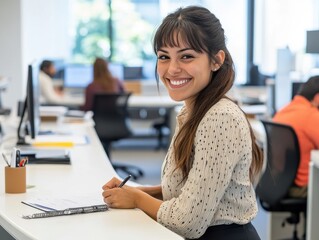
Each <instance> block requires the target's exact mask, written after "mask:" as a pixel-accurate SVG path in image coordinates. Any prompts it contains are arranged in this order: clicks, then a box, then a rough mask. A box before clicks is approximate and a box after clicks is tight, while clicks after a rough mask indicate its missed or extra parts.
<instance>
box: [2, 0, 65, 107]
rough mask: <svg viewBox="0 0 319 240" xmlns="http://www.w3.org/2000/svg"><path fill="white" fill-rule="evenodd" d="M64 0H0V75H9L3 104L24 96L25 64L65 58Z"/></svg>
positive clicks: (12, 103)
mask: <svg viewBox="0 0 319 240" xmlns="http://www.w3.org/2000/svg"><path fill="white" fill-rule="evenodd" d="M68 13H69V1H68V0H45V1H43V0H1V2H0V29H1V37H0V76H5V77H9V78H10V83H9V85H8V88H7V91H6V92H5V94H3V96H2V99H3V104H4V105H5V106H7V107H15V106H16V103H17V101H18V100H23V99H24V98H25V85H26V76H27V65H28V64H29V63H31V62H32V61H33V60H35V59H38V60H41V59H43V58H68V56H69V49H70V47H69V44H70V38H69V34H68V31H69V29H68V26H69V20H68V19H69V15H68Z"/></svg>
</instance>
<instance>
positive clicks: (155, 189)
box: [137, 185, 163, 200]
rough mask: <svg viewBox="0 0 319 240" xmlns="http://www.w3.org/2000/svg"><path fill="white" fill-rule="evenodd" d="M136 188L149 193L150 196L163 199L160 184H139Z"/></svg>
mask: <svg viewBox="0 0 319 240" xmlns="http://www.w3.org/2000/svg"><path fill="white" fill-rule="evenodd" d="M137 188H138V189H140V190H142V191H143V192H145V193H147V194H149V195H150V196H152V197H155V198H157V199H161V200H162V199H163V195H162V187H161V186H160V185H157V186H140V187H137Z"/></svg>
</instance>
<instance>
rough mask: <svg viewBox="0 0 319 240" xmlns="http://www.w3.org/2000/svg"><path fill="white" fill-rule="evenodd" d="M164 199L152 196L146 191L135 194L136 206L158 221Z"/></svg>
mask: <svg viewBox="0 0 319 240" xmlns="http://www.w3.org/2000/svg"><path fill="white" fill-rule="evenodd" d="M162 202H163V201H162V200H159V199H157V198H155V197H152V196H151V195H150V194H148V193H146V192H144V191H138V192H136V194H135V203H136V207H137V208H139V209H141V210H142V211H143V212H145V213H146V214H147V215H148V216H150V217H151V218H153V219H154V220H155V221H157V212H158V210H159V208H160V206H161V204H162Z"/></svg>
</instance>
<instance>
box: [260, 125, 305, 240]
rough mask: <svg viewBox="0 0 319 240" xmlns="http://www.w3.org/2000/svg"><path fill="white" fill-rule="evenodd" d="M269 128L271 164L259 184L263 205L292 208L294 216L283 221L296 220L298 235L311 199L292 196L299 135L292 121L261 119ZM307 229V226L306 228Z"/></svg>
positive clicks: (278, 209)
mask: <svg viewBox="0 0 319 240" xmlns="http://www.w3.org/2000/svg"><path fill="white" fill-rule="evenodd" d="M261 122H262V123H263V126H264V128H265V131H266V139H267V144H266V156H267V165H266V169H265V172H264V173H263V175H262V176H261V178H260V181H259V182H258V185H257V187H256V193H257V196H258V197H259V201H260V204H261V206H262V208H263V209H265V210H266V211H269V212H289V213H290V214H291V215H290V217H288V218H286V219H285V220H284V222H283V224H282V225H283V226H284V225H285V223H288V224H293V225H294V230H293V237H292V239H294V240H297V239H298V233H297V224H298V223H299V221H300V214H301V213H303V214H304V215H305V214H306V210H307V199H305V198H291V197H288V196H287V194H288V190H289V187H290V186H292V184H293V182H294V179H295V176H296V173H297V169H298V166H299V161H300V150H299V142H298V139H297V135H296V133H295V131H294V129H293V128H292V127H290V126H288V125H283V124H279V123H274V122H271V121H266V120H261ZM305 229H306V228H305Z"/></svg>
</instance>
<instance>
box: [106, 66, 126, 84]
mask: <svg viewBox="0 0 319 240" xmlns="http://www.w3.org/2000/svg"><path fill="white" fill-rule="evenodd" d="M108 68H109V70H110V72H111V73H112V75H113V76H114V77H116V78H118V79H119V80H123V79H124V66H123V64H122V63H115V62H109V63H108Z"/></svg>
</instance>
